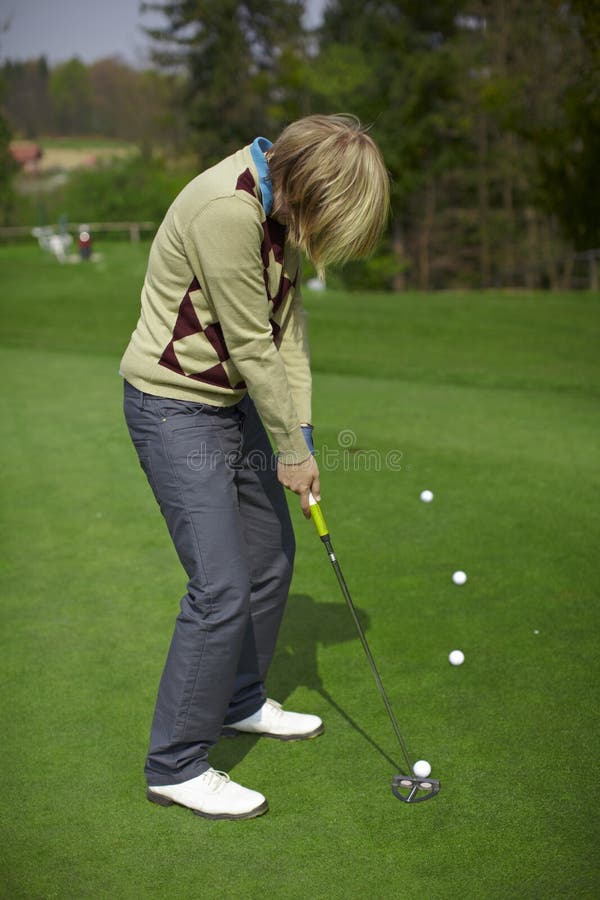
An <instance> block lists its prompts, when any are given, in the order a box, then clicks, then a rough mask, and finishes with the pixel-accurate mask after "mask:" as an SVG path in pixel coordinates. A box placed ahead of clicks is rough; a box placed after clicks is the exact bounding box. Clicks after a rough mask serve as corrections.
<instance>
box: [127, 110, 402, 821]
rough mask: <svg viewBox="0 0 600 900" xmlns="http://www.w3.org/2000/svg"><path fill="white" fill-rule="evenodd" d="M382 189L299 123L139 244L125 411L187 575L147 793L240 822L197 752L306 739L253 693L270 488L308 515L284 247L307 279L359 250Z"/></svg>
mask: <svg viewBox="0 0 600 900" xmlns="http://www.w3.org/2000/svg"><path fill="white" fill-rule="evenodd" d="M388 195H389V182H388V175H387V172H386V168H385V165H384V162H383V160H382V157H381V154H380V152H379V150H378V149H377V147H376V145H375V143H374V142H373V140H372V139H371V137H370V136H369V135H368V134H367V133H366V131H365V130H364V129H363V128H362V127H361V126H360V123H359V122H358V120H356V119H355V118H354V117H352V116H345V115H338V116H309V117H308V118H305V119H300V120H299V121H297V122H294V123H293V124H291V125H289V126H288V127H287V128H286V129H285V130H284V131H283V133H282V134H281V135H280V137H279V138H278V139H277V141H276V142H275V143H274V144H271V142H270V141H268V140H266V138H262V137H259V138H256V140H255V141H254V142H253V143H252V144H250V145H249V146H246V147H244V148H243V149H241V150H238V151H237V152H236V153H234V154H233V155H232V156H229V157H227V158H226V159H224V160H223V161H222V162H220V163H219V164H218V165H216V166H214V167H213V168H211V169H208V170H207V171H205V172H203V173H202V174H201V175H198V176H197V177H196V178H195V179H194V180H193V181H191V182H190V183H189V184H188V185H187V186H186V187H185V188H184V189H183V191H182V192H181V193H180V194H179V196H178V197H177V198H176V199H175V201H174V203H173V204H172V206H171V208H170V209H169V210H168V212H167V214H166V216H165V219H164V221H163V223H162V225H161V226H160V228H159V230H158V233H157V235H156V237H155V239H154V242H153V244H152V248H151V250H150V258H149V263H148V269H147V273H146V279H145V282H144V286H143V290H142V305H141V315H140V319H139V321H138V324H137V327H136V329H135V331H134V332H133V335H132V337H131V341H130V343H129V346H128V347H127V350H126V351H125V355H124V356H123V359H122V361H121V367H120V374H121V375H122V376H123V377H124V379H125V385H124V388H125V398H124V411H125V418H126V421H127V425H128V428H129V432H130V435H131V439H132V441H133V443H134V445H135V448H136V450H137V453H138V456H139V460H140V463H141V466H142V468H143V469H144V471H145V473H146V476H147V478H148V481H149V483H150V485H151V487H152V490H153V492H154V495H155V498H156V500H157V502H158V504H159V505H160V509H161V512H162V514H163V516H164V518H165V520H166V523H167V526H168V528H169V531H170V534H171V537H172V539H173V543H174V545H175V548H176V550H177V553H178V555H179V558H180V560H181V563H182V565H183V567H184V568H185V571H186V573H187V577H188V579H189V580H188V583H187V592H186V594H185V596H184V597H183V599H182V601H181V612H180V614H179V615H178V617H177V620H176V624H175V632H174V634H173V638H172V642H171V647H170V650H169V654H168V657H167V661H166V665H165V668H164V671H163V675H162V679H161V682H160V687H159V690H158V698H157V701H156V709H155V713H154V720H153V724H152V730H151V736H150V748H149V753H148V757H147V760H146V767H145V774H146V778H147V783H148V793H147V796H148V799H150V800H152V801H154V802H155V803H159V804H161V805H163V806H170V805H172V804H173V803H177V804H180V805H182V806H187V807H190V808H191V809H193V810H194V812H196V813H197V814H198V815H201V816H205V817H207V818H217V819H218V818H225V819H243V818H251V817H253V816H258V815H260V814H261V813H263V812H265V811H266V810H267V801H266V799H265V798H264V796H263V795H262V794H260V793H258V792H257V791H254V790H249V789H247V788H245V787H242V786H241V785H238V784H236V783H235V782H233V781H231V780H230V779H229V776H228V775H226V774H225V773H223V772H217V771H215V770H214V769H213V768H211V766H210V764H209V762H208V758H207V754H208V752H209V750H210V748H211V747H213V746H214V744H215V743H216V742H217V741H218V740H219V737H220V736H221V735H222V734H224V733H225V734H230V735H236V734H239V733H251V734H259V735H260V734H262V735H268V736H270V737H273V738H278V739H280V740H301V739H307V738H314V737H316V736H317V735H320V734H321V733H322V731H323V723H322V722H321V720H320V719H319V718H318V717H317V716H314V715H306V714H302V713H294V712H287V711H285V710H283V709H282V708H281V707H280V705H279V704H278V703H276V702H275V701H273V700H270V699H267V696H266V692H265V687H264V684H265V678H266V675H267V672H268V669H269V664H270V662H271V659H272V656H273V652H274V649H275V643H276V640H277V634H278V631H279V626H280V623H281V619H282V616H283V612H284V607H285V603H286V599H287V593H288V588H289V584H290V580H291V577H292V566H293V561H294V534H293V530H292V524H291V520H290V516H289V513H288V508H287V503H286V499H285V494H284V490H283V487H286V488H288V489H289V490H291V491H293V492H294V493H296V494H298V495H299V497H300V503H301V506H302V510H303V512H304V515H305V516H307V517H309V515H310V513H309V504H308V498H309V491H312V493H313V494H314V495H315V496H316V497H317V498H318V497H319V470H318V467H317V464H316V462H315V460H314V457H313V455H312V452H313V444H312V424H311V422H312V414H311V373H310V365H309V352H308V339H307V329H306V317H305V314H304V310H303V307H302V302H301V297H300V282H301V269H300V265H301V252H302V251H304V252H306V253H307V254H308V256H309V258H310V259H311V260H312V262H313V263H314V265H315V267H316V268H317V271H318V272H319V274H321V275H322V274H323V272H324V270H325V267H326V266H327V265H328V264H329V263H334V262H341V261H344V260H347V259H350V258H353V257H359V256H366V255H368V254H370V253H371V252H372V250H373V249H374V247H375V245H376V243H377V241H378V239H379V236H380V234H381V232H382V229H383V227H384V224H385V220H386V216H387V209H388V202H389V197H388ZM334 339H335V334H332V335H331V340H334ZM265 426H266V427H267V428H268V430H269V432H270V434H271V437H272V438H273V441H274V443H275V445H276V447H277V455H276V456H275V455H274V454H273V451H272V449H271V445H270V443H269V439H268V437H267V433H266V431H265ZM149 577H150V579H151V577H152V576H151V574H150V573H149ZM142 615H143V613H142Z"/></svg>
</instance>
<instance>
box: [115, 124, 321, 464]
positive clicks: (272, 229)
mask: <svg viewBox="0 0 600 900" xmlns="http://www.w3.org/2000/svg"><path fill="white" fill-rule="evenodd" d="M268 146H270V143H269V142H268V141H266V139H264V138H257V140H256V141H255V142H254V143H253V144H252V145H249V146H247V147H244V148H243V149H242V150H239V151H238V152H237V153H234V154H233V155H232V156H229V157H227V159H224V160H223V161H222V162H220V163H218V165H216V166H214V167H213V168H211V169H208V170H207V171H206V172H203V173H202V174H200V175H198V176H197V177H196V178H194V180H193V181H191V182H190V183H189V184H188V185H187V186H186V187H185V188H184V189H183V190H182V191H181V193H180V194H179V195H178V196H177V197H176V199H175V200H174V202H173V203H172V205H171V207H170V209H169V210H168V212H167V214H166V216H165V218H164V220H163V222H162V224H161V226H160V228H159V229H158V232H157V234H156V237H155V238H154V241H153V243H152V247H151V250H150V257H149V261H148V269H147V272H146V277H145V280H144V285H143V288H142V295H141V314H140V318H139V321H138V323H137V326H136V329H135V331H134V332H133V334H132V336H131V340H130V342H129V346H128V347H127V349H126V351H125V354H124V356H123V358H122V360H121V364H120V369H119V371H120V374H121V375H122V376H123V377H124V378H126V379H127V381H129V382H130V383H131V384H132V385H134V387H137V388H138V389H139V390H141V391H144V392H146V393H149V394H155V395H157V396H160V397H170V398H174V399H179V400H192V401H195V402H199V403H208V404H211V405H213V406H230V405H233V404H235V403H238V402H239V401H240V400H241V398H242V397H243V396H244V394H245V393H246V392H248V393H249V394H250V396H251V397H252V399H253V401H254V403H255V405H256V408H257V410H258V412H259V415H260V416H261V418H262V420H263V422H264V424H265V425H266V427H267V428H268V429H269V431H270V433H271V436H272V438H273V440H274V442H275V444H276V446H277V450H278V451H279V454H280V458H281V459H282V461H284V462H299V461H301V460H303V459H306V458H307V457H308V455H309V454H308V449H307V446H306V442H305V440H304V437H303V436H302V432H301V430H300V423H301V422H302V423H304V422H306V423H309V422H311V376H310V366H309V354H308V339H307V329H306V317H305V313H304V310H303V307H302V303H301V297H300V254H299V253H298V251H297V250H294V249H292V248H291V247H289V246H288V245H286V240H285V238H286V229H285V227H284V226H283V225H281V224H279V223H278V222H276V221H275V220H274V219H272V218H270V217H269V215H268V212H270V211H271V210H270V207H271V205H272V197H271V195H270V184H269V182H268V167H267V162H266V159H265V158H264V152H263V151H264V150H265V149H267V147H268ZM265 207H266V210H265Z"/></svg>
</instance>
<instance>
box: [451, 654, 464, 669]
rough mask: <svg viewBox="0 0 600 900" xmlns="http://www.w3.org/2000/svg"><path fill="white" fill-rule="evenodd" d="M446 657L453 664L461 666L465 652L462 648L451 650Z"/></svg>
mask: <svg viewBox="0 0 600 900" xmlns="http://www.w3.org/2000/svg"><path fill="white" fill-rule="evenodd" d="M448 659H449V660H450V663H451V664H452V665H453V666H462V664H463V663H464V661H465V654H464V653H463V652H462V650H453V651H452V653H450V655H449V656H448Z"/></svg>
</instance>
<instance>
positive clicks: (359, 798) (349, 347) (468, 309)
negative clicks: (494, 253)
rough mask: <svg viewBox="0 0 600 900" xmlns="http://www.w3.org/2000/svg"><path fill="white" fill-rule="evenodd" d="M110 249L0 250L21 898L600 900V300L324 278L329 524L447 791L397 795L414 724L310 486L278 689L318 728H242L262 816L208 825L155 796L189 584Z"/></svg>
mask: <svg viewBox="0 0 600 900" xmlns="http://www.w3.org/2000/svg"><path fill="white" fill-rule="evenodd" d="M99 249H101V250H102V251H103V253H104V260H103V262H102V263H101V264H100V265H99V266H89V265H78V266H64V267H61V266H59V265H58V264H57V263H55V262H54V261H53V260H51V259H49V258H48V257H45V256H43V255H42V254H41V252H40V251H38V250H37V248H31V247H2V248H0V276H1V277H2V283H3V291H2V302H3V311H2V317H3V318H2V322H3V327H2V335H3V336H2V339H1V344H0V346H1V348H2V351H1V357H0V358H1V361H2V367H3V368H2V376H3V388H4V389H3V392H2V404H3V415H2V422H3V426H4V428H3V442H2V450H3V456H4V461H3V466H2V477H3V488H2V495H3V499H4V528H3V550H2V588H1V590H2V598H3V602H2V616H3V628H2V638H1V639H2V652H1V660H2V675H3V680H4V690H3V694H2V700H1V701H0V703H1V708H2V714H3V728H2V734H3V737H4V766H3V770H4V772H3V774H4V789H3V802H4V811H3V816H2V842H1V853H2V858H3V862H2V876H1V883H2V885H3V888H2V892H1V893H2V896H6V897H7V898H8V897H10V898H16V897H24V898H25V897H26V898H42V897H44V898H46V897H48V898H51V897H52V898H70V897H73V898H81V897H90V898H95V897H117V898H132V900H133V898H140V897H144V898H169V900H172V898H177V900H188V898H189V900H192V898H204V897H216V898H217V897H218V898H228V900H229V898H232V900H233V898H236V900H237V898H239V897H245V898H257V900H258V898H262V897H264V896H271V897H274V898H277V900H287V898H290V900H292V898H293V900H295V898H298V900H300V898H306V897H322V898H337V897H339V898H342V897H343V898H347V897H359V896H367V897H373V898H386V900H387V898H408V900H413V898H415V900H417V898H418V900H420V898H427V900H429V898H432V900H437V898H439V900H445V898H448V897H461V898H506V897H515V898H524V897H526V898H530V897H531V898H547V897H561V898H564V897H574V898H575V897H577V898H579V897H592V896H596V893H597V884H598V865H597V862H596V858H597V853H596V848H597V843H598V814H597V809H598V789H597V784H596V782H597V779H596V777H595V770H596V767H597V765H598V753H597V750H596V743H597V742H596V732H597V723H598V711H599V709H598V691H597V680H595V679H594V671H595V664H596V658H597V634H598V584H599V583H600V577H599V576H600V566H599V562H598V550H597V536H598V533H599V526H600V521H599V519H600V512H599V507H598V487H599V483H598V482H599V473H598V431H599V427H598V384H599V383H600V371H599V370H600V355H599V354H598V346H599V343H598V337H599V331H600V316H599V311H600V298H599V297H598V296H593V295H589V294H560V295H548V294H526V293H522V294H506V295H504V294H499V293H498V294H495V293H488V294H475V293H465V294H461V293H451V294H437V295H419V294H409V295H403V296H392V295H369V296H365V295H361V296H344V295H342V294H325V295H324V296H316V295H315V296H311V295H308V294H307V297H306V304H307V307H308V309H309V313H310V328H311V335H312V348H313V367H314V390H315V400H314V407H315V411H314V421H315V437H316V442H317V446H318V447H319V448H320V456H319V460H320V462H321V470H322V498H323V501H322V506H323V511H324V513H325V516H326V519H327V524H328V526H329V528H330V531H331V535H332V538H333V542H334V546H335V548H336V551H337V555H338V557H339V559H340V562H341V564H342V567H343V570H344V574H345V576H346V579H347V581H348V585H349V587H350V590H351V592H352V595H353V598H354V601H355V603H356V605H357V607H358V609H359V615H360V618H361V622H362V623H363V626H364V627H365V629H366V633H367V637H368V640H369V643H370V645H371V648H372V650H373V653H374V655H375V658H376V660H377V663H378V666H379V668H380V671H381V675H382V678H383V681H384V684H385V686H386V689H387V691H388V693H389V695H390V698H391V700H392V703H393V705H394V709H395V711H396V714H397V717H398V720H399V723H400V726H401V728H402V731H403V734H404V737H405V739H406V742H407V744H408V748H409V751H410V753H411V756H412V757H413V758H414V759H417V758H424V759H427V760H429V761H430V763H431V765H432V777H436V778H439V779H440V780H441V782H442V790H441V792H440V794H439V796H438V797H437V798H435V799H433V800H431V801H430V802H428V803H423V804H419V805H417V806H412V807H411V806H406V805H405V804H401V803H399V802H398V801H397V800H396V799H395V798H394V797H393V795H392V792H391V787H390V785H391V779H392V776H393V775H394V774H395V773H396V772H397V771H399V769H400V763H401V761H400V759H399V756H400V754H399V752H398V748H397V746H396V745H395V741H394V735H393V733H392V731H391V728H390V724H389V722H388V720H387V717H386V714H385V710H384V708H383V705H382V703H381V700H380V698H379V695H378V694H377V691H376V688H375V685H374V683H373V680H372V676H371V673H370V670H369V668H368V665H367V662H366V660H365V658H364V655H363V651H362V648H361V646H360V643H359V642H358V640H357V638H356V635H355V632H354V626H353V624H352V621H351V619H350V617H349V615H348V612H347V610H346V607H345V605H344V602H343V599H342V598H341V596H340V595H339V589H338V585H337V582H336V580H335V576H334V574H333V572H332V571H331V567H330V565H329V563H328V561H327V559H326V556H325V554H324V552H323V549H322V546H321V543H320V541H319V540H318V538H317V536H316V534H315V531H314V528H313V526H312V524H311V523H310V522H306V521H305V520H304V519H303V518H302V516H301V515H300V512H299V510H298V508H297V502H296V499H295V498H293V497H291V498H290V505H291V508H292V513H293V517H294V522H295V527H296V535H297V541H298V556H297V565H296V574H295V577H294V583H293V587H292V592H291V597H290V601H289V605H288V611H287V613H286V619H285V622H284V626H283V630H282V634H281V639H280V642H279V647H278V652H277V655H276V658H275V661H274V664H273V668H272V671H271V674H270V678H269V684H268V687H269V693H270V695H271V696H273V697H274V698H276V699H278V700H280V701H283V702H284V703H285V704H286V705H288V706H289V708H291V709H297V710H300V711H307V712H315V713H317V714H319V715H321V716H322V717H323V719H324V720H325V724H326V732H325V734H324V735H323V736H322V737H321V738H319V739H317V740H314V741H308V742H299V743H290V744H283V743H279V742H275V741H268V740H262V741H261V740H257V739H255V738H251V737H248V738H246V737H243V738H239V739H236V740H234V741H227V742H225V741H224V742H222V744H219V745H218V746H217V747H216V748H215V750H214V752H213V754H212V763H213V765H214V766H215V767H216V768H220V769H225V770H228V771H229V772H230V773H231V774H232V775H233V777H234V778H235V779H236V780H238V781H240V782H241V783H243V784H246V785H247V786H249V787H252V788H256V789H257V790H260V791H262V792H264V793H265V794H266V795H267V797H268V799H269V802H270V812H269V813H268V815H266V816H263V817H262V818H260V819H256V820H252V821H248V822H238V823H231V822H210V821H206V820H201V819H198V818H197V817H195V816H193V815H192V814H191V813H188V812H187V811H186V810H183V809H179V808H170V809H163V808H160V807H158V806H155V805H152V804H150V803H148V802H147V801H146V800H145V797H144V780H143V773H142V766H143V760H144V754H145V750H146V741H147V732H148V727H149V721H150V716H151V713H152V707H153V700H154V694H155V691H156V686H157V682H158V678H159V675H160V671H161V667H162V663H163V659H164V655H165V653H166V650H167V647H168V643H169V640H170V632H171V627H172V623H173V620H174V617H175V615H176V613H177V608H178V602H179V598H180V596H181V594H182V593H183V590H184V578H183V573H182V570H181V569H180V567H179V563H178V561H177V558H176V555H175V551H174V550H173V548H172V546H171V544H170V541H169V538H168V535H167V533H166V529H165V527H164V525H163V523H162V520H161V518H160V514H159V512H158V510H157V508H156V507H155V503H154V500H153V498H152V496H151V494H150V491H149V489H148V487H147V485H146V484H145V481H144V479H143V475H142V473H141V471H140V470H139V466H138V464H137V461H136V459H135V456H134V452H133V449H132V447H131V446H130V443H129V438H128V435H127V432H126V429H125V425H124V422H123V420H122V415H121V409H120V403H121V383H120V379H119V377H118V374H117V367H118V360H119V357H120V353H121V351H122V349H123V347H124V345H125V344H126V342H127V339H128V336H129V332H130V331H131V329H132V328H133V327H134V325H135V321H136V318H137V304H138V297H139V288H140V282H141V278H142V277H143V273H144V269H145V261H146V254H147V249H148V248H147V246H143V245H141V246H127V245H121V244H106V245H105V246H104V247H102V248H99ZM423 489H430V490H432V491H433V492H434V495H435V497H434V500H433V502H432V503H429V504H425V503H422V502H421V501H420V500H419V494H420V492H421V491H422V490H423ZM457 569H463V570H464V571H465V572H467V575H468V581H467V583H466V584H465V585H464V586H461V587H459V586H456V585H455V584H453V583H452V580H451V576H452V573H453V572H454V571H455V570H457ZM453 649H461V650H462V651H463V652H464V653H465V662H464V665H462V666H459V667H453V666H451V665H450V664H449V663H448V653H449V652H450V651H451V650H453Z"/></svg>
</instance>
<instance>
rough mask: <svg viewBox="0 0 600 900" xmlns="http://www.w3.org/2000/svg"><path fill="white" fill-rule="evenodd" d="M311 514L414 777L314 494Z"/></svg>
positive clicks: (409, 773)
mask: <svg viewBox="0 0 600 900" xmlns="http://www.w3.org/2000/svg"><path fill="white" fill-rule="evenodd" d="M310 512H311V516H312V519H313V522H314V523H315V526H316V529H317V532H318V534H319V537H320V538H321V540H322V542H323V545H324V547H325V549H326V551H327V555H328V556H329V559H330V561H331V565H332V566H333V570H334V572H335V574H336V576H337V580H338V582H339V585H340V587H341V589H342V594H343V595H344V599H345V601H346V604H347V606H348V609H349V610H350V614H351V615H352V618H353V620H354V624H355V626H356V630H357V632H358V636H359V638H360V641H361V644H362V645H363V650H364V651H365V654H366V657H367V659H368V661H369V665H370V667H371V671H372V673H373V677H374V679H375V683H376V684H377V687H378V688H379V693H380V694H381V699H382V700H383V703H384V706H385V708H386V711H387V714H388V716H389V719H390V722H391V723H392V728H393V729H394V733H395V735H396V738H397V740H398V745H399V747H400V750H401V751H402V755H403V756H404V759H405V761H406V765H407V766H408V773H407V774H408V775H412V771H413V768H412V763H411V761H410V756H409V755H408V750H407V749H406V744H405V743H404V738H403V737H402V734H401V732H400V728H399V726H398V722H397V721H396V716H395V715H394V710H393V709H392V705H391V703H390V701H389V699H388V695H387V694H386V692H385V688H384V686H383V682H382V680H381V676H380V674H379V671H378V669H377V666H376V665H375V660H374V659H373V654H372V653H371V648H370V647H369V644H368V643H367V638H366V636H365V633H364V631H363V627H362V625H361V624H360V619H359V618H358V613H357V612H356V607H355V606H354V603H353V602H352V597H351V596H350V591H349V590H348V585H347V584H346V580H345V578H344V575H343V573H342V570H341V568H340V564H339V562H338V560H337V557H336V555H335V552H334V549H333V545H332V543H331V537H330V535H329V530H328V528H327V525H326V524H325V518H324V516H323V513H322V512H321V508H320V506H319V504H318V503H317V502H316V500H315V499H314V497H313V496H312V494H311V505H310Z"/></svg>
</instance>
